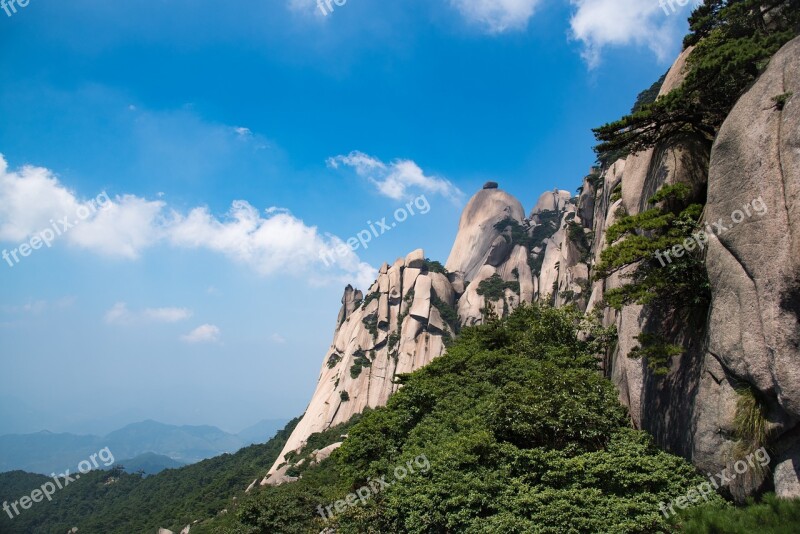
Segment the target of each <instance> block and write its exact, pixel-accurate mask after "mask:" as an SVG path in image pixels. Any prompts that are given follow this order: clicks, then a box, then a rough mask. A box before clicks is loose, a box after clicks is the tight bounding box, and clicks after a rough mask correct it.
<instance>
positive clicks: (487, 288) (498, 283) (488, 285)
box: [478, 274, 520, 302]
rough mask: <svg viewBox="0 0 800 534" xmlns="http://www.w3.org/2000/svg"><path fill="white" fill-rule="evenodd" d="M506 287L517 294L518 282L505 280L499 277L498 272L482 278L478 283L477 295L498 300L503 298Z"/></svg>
mask: <svg viewBox="0 0 800 534" xmlns="http://www.w3.org/2000/svg"><path fill="white" fill-rule="evenodd" d="M506 289H510V290H512V291H514V292H515V293H517V294H519V291H520V290H519V282H505V281H504V280H503V279H502V278H500V275H499V274H494V275H492V277H491V278H487V279H486V280H482V281H481V283H480V284H478V295H481V296H483V297H485V298H486V299H487V300H491V301H494V302H496V301H498V300H500V299H502V298H505V291H506Z"/></svg>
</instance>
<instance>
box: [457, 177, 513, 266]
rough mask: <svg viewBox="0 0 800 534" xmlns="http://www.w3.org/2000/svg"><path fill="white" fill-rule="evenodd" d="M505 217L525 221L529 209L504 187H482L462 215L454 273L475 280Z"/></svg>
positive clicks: (499, 232)
mask: <svg viewBox="0 0 800 534" xmlns="http://www.w3.org/2000/svg"><path fill="white" fill-rule="evenodd" d="M505 219H514V220H515V221H517V222H519V223H520V224H522V223H523V221H524V220H525V210H524V209H523V208H522V204H520V202H519V200H517V199H516V198H514V197H513V196H511V195H509V194H508V193H506V192H505V191H503V190H501V189H481V190H480V191H478V192H477V193H475V195H474V196H473V197H472V198H471V199H470V201H469V202H468V203H467V206H466V207H465V208H464V212H463V213H462V214H461V222H460V223H459V226H458V235H457V236H456V240H455V243H453V248H452V250H451V251H450V257H449V258H448V259H447V264H446V265H445V267H446V269H447V270H448V271H449V272H451V273H453V272H462V273H464V279H465V280H466V281H470V280H472V279H473V278H474V277H475V275H476V274H477V272H478V270H479V269H480V268H481V266H482V265H484V264H485V263H486V260H487V259H488V257H489V253H490V250H491V248H492V244H493V243H494V242H495V240H496V239H497V237H498V236H499V235H500V234H501V231H500V230H498V229H497V228H495V226H496V225H497V223H499V222H500V221H503V220H505Z"/></svg>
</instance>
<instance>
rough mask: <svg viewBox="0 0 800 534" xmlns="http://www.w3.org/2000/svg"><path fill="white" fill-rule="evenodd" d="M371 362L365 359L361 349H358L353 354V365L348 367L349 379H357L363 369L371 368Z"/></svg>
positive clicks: (365, 356) (365, 354) (364, 353)
mask: <svg viewBox="0 0 800 534" xmlns="http://www.w3.org/2000/svg"><path fill="white" fill-rule="evenodd" d="M371 366H372V362H371V361H370V360H369V358H367V353H366V352H364V350H363V349H358V350H357V351H355V352H354V353H353V365H352V366H350V377H351V378H358V375H360V374H361V371H362V370H363V369H364V367H371Z"/></svg>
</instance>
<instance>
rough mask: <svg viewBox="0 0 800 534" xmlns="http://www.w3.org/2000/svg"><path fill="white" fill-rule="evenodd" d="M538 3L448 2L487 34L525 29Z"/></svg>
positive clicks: (520, 0) (503, 0)
mask: <svg viewBox="0 0 800 534" xmlns="http://www.w3.org/2000/svg"><path fill="white" fill-rule="evenodd" d="M640 1H641V0H640ZM539 2H540V0H450V3H451V4H452V5H453V6H455V7H456V9H458V11H459V12H460V13H461V15H462V16H463V17H464V18H465V19H466V20H467V21H468V22H470V23H473V24H477V25H479V26H480V27H482V28H483V29H484V30H485V31H487V32H488V33H502V32H505V31H509V30H523V29H525V27H526V26H527V25H528V21H529V20H530V19H531V17H533V14H534V12H535V11H536V7H537V6H538V5H539Z"/></svg>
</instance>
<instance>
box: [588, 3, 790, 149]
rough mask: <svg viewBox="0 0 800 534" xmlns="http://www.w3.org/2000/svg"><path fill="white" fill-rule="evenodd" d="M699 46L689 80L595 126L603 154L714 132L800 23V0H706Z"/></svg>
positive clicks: (696, 22)
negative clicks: (617, 117) (685, 133)
mask: <svg viewBox="0 0 800 534" xmlns="http://www.w3.org/2000/svg"><path fill="white" fill-rule="evenodd" d="M689 25H690V30H691V31H690V33H689V35H687V36H686V38H685V40H684V46H686V47H689V46H694V47H695V48H694V50H693V51H692V52H691V54H690V55H689V57H688V59H687V66H688V72H687V74H686V78H685V80H684V82H683V84H682V85H681V86H680V87H678V88H676V89H674V90H673V91H671V92H670V93H668V94H666V95H663V96H662V97H661V98H658V99H657V100H655V101H654V102H651V103H647V104H643V105H641V106H638V107H635V108H634V110H633V112H632V113H631V114H630V115H627V116H625V117H623V118H622V119H620V120H618V121H615V122H612V123H609V124H606V125H604V126H601V127H599V128H595V129H594V133H595V136H596V137H597V139H598V141H600V143H599V144H598V145H597V146H596V147H595V151H596V152H597V154H598V159H599V160H600V161H602V162H604V163H606V164H610V163H613V161H609V160H610V159H611V158H610V155H611V154H613V155H614V156H615V157H620V156H624V155H626V154H631V153H636V152H639V151H642V150H645V149H647V148H650V147H653V146H655V145H656V144H658V143H659V142H661V141H664V140H666V139H669V138H670V137H672V136H674V135H675V134H678V133H683V132H691V133H695V134H699V135H700V136H703V137H705V138H706V139H708V140H709V142H710V141H711V140H713V138H714V136H715V135H716V133H717V131H718V130H719V127H720V126H721V125H722V122H723V121H724V120H725V117H727V115H728V113H729V112H730V110H731V108H733V105H734V104H735V103H736V101H737V99H738V98H739V96H740V95H741V94H742V92H743V91H744V90H745V89H746V88H747V87H748V86H749V85H750V84H751V83H752V82H753V81H754V80H755V79H756V77H758V75H759V74H760V73H761V72H762V71H763V70H764V68H765V67H766V64H767V62H768V61H769V59H770V58H771V57H772V56H773V55H774V54H775V52H777V51H778V49H780V47H781V46H783V45H784V44H786V43H787V42H788V41H789V40H791V39H792V38H793V37H794V36H796V35H797V34H798V31H799V28H800V0H705V1H704V3H703V4H702V5H701V6H699V7H698V8H697V9H696V10H695V11H694V12H693V13H692V15H691V17H690V18H689Z"/></svg>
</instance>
